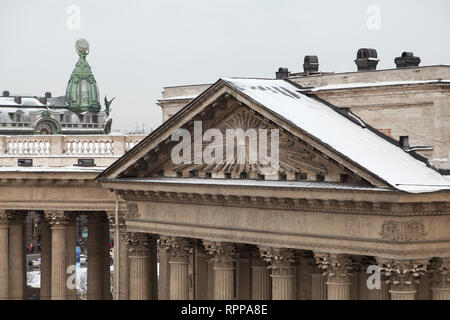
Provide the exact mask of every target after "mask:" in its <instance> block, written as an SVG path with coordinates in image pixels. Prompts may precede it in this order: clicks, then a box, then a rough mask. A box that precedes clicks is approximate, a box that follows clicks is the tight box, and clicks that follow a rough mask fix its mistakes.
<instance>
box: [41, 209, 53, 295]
mask: <svg viewBox="0 0 450 320" xmlns="http://www.w3.org/2000/svg"><path fill="white" fill-rule="evenodd" d="M40 219H41V220H40V223H39V229H40V233H41V289H40V299H41V300H50V296H51V278H52V232H51V229H50V224H49V223H48V221H47V219H46V218H45V217H44V216H43V215H41V218H40Z"/></svg>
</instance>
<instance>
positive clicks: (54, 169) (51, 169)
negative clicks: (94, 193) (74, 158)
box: [0, 166, 106, 172]
mask: <svg viewBox="0 0 450 320" xmlns="http://www.w3.org/2000/svg"><path fill="white" fill-rule="evenodd" d="M105 169H106V167H81V166H80V167H77V166H72V167H48V166H46V167H19V166H11V167H0V172H102V171H103V170H105Z"/></svg>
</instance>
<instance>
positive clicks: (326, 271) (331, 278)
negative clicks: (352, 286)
mask: <svg viewBox="0 0 450 320" xmlns="http://www.w3.org/2000/svg"><path fill="white" fill-rule="evenodd" d="M314 255H315V259H316V264H317V266H318V267H319V269H321V270H322V271H323V275H324V276H325V277H327V281H328V282H330V283H349V282H350V281H351V280H350V277H351V276H352V273H351V271H352V263H353V262H352V260H351V259H350V257H349V256H348V255H345V254H331V253H322V252H316V253H315V254H314Z"/></svg>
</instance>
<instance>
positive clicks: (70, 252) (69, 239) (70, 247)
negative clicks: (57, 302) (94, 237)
mask: <svg viewBox="0 0 450 320" xmlns="http://www.w3.org/2000/svg"><path fill="white" fill-rule="evenodd" d="M76 237H77V235H76V216H75V215H74V214H72V216H71V217H70V220H69V221H68V223H67V226H66V296H67V300H77V299H78V294H77V289H76V264H77V256H76V247H77V239H76Z"/></svg>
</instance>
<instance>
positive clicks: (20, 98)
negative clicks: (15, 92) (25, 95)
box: [14, 97, 22, 104]
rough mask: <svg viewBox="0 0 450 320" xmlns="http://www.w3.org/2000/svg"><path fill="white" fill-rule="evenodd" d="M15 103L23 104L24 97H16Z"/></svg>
mask: <svg viewBox="0 0 450 320" xmlns="http://www.w3.org/2000/svg"><path fill="white" fill-rule="evenodd" d="M14 102H15V103H17V104H22V97H14Z"/></svg>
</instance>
